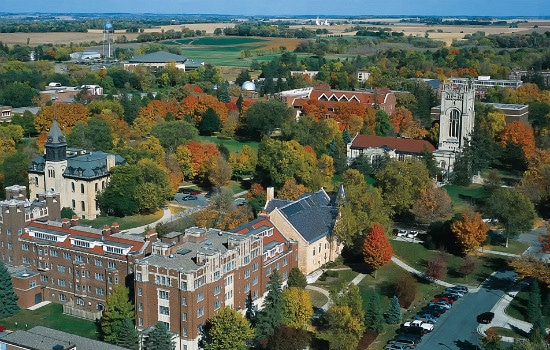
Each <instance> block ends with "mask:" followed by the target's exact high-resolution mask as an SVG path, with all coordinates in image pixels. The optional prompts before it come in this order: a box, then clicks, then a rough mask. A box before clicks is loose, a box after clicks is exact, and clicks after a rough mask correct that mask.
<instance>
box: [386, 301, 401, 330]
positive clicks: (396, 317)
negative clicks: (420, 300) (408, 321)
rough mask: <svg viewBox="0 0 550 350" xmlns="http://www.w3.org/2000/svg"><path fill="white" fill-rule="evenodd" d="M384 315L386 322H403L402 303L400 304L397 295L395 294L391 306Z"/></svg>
mask: <svg viewBox="0 0 550 350" xmlns="http://www.w3.org/2000/svg"><path fill="white" fill-rule="evenodd" d="M384 316H385V318H386V323H388V324H399V323H401V317H402V315H401V305H399V299H398V298H397V296H395V295H394V296H393V298H391V301H390V306H389V307H388V311H386V314H385V315H384Z"/></svg>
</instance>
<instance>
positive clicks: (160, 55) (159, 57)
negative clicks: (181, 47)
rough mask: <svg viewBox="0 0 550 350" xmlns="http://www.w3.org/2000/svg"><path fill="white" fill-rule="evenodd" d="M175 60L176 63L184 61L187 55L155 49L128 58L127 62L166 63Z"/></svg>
mask: <svg viewBox="0 0 550 350" xmlns="http://www.w3.org/2000/svg"><path fill="white" fill-rule="evenodd" d="M170 61H175V62H176V63H184V62H185V61H187V57H185V56H180V55H175V54H173V53H170V52H166V51H157V52H153V53H150V54H147V55H143V56H138V57H134V58H131V59H129V60H128V62H129V63H168V62H170Z"/></svg>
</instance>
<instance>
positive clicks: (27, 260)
mask: <svg viewBox="0 0 550 350" xmlns="http://www.w3.org/2000/svg"><path fill="white" fill-rule="evenodd" d="M23 264H28V265H30V264H31V259H29V258H28V257H26V256H24V257H23Z"/></svg>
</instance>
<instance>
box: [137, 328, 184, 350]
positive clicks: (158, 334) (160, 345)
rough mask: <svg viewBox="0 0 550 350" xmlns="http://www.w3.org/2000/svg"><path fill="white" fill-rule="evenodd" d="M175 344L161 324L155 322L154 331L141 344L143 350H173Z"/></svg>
mask: <svg viewBox="0 0 550 350" xmlns="http://www.w3.org/2000/svg"><path fill="white" fill-rule="evenodd" d="M175 348H176V344H174V342H173V341H172V334H171V333H170V331H169V330H168V328H167V327H166V324H164V323H163V322H157V324H156V325H155V329H154V330H152V331H151V333H149V336H148V337H147V339H146V340H145V342H144V343H143V349H144V350H174V349H175Z"/></svg>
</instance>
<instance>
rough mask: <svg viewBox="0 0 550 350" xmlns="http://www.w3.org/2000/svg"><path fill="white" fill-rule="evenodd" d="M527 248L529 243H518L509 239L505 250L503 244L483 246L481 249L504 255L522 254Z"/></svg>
mask: <svg viewBox="0 0 550 350" xmlns="http://www.w3.org/2000/svg"><path fill="white" fill-rule="evenodd" d="M527 248H529V243H525V242H520V241H516V240H513V239H511V240H510V241H509V242H508V248H506V246H505V244H500V243H497V244H486V245H484V246H483V249H487V250H494V251H497V252H504V253H510V254H523V252H525V251H526V250H527Z"/></svg>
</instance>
